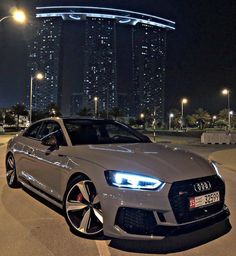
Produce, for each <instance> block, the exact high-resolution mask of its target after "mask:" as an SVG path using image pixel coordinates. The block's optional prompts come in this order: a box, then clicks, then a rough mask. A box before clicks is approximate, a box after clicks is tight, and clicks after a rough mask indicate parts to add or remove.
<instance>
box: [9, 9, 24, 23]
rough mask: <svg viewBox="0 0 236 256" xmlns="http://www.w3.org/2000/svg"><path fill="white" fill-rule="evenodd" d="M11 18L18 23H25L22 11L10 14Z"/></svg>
mask: <svg viewBox="0 0 236 256" xmlns="http://www.w3.org/2000/svg"><path fill="white" fill-rule="evenodd" d="M12 17H13V19H14V20H15V21H16V22H19V23H25V21H26V16H25V13H24V12H23V11H22V10H16V11H14V12H13V14H12Z"/></svg>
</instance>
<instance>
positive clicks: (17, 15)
mask: <svg viewBox="0 0 236 256" xmlns="http://www.w3.org/2000/svg"><path fill="white" fill-rule="evenodd" d="M10 14H11V15H8V16H5V17H3V18H0V22H2V21H4V20H6V19H9V18H13V19H14V20H15V21H16V22H18V23H25V21H26V15H25V13H24V12H23V11H22V10H19V9H17V8H15V7H14V8H12V9H11V10H10Z"/></svg>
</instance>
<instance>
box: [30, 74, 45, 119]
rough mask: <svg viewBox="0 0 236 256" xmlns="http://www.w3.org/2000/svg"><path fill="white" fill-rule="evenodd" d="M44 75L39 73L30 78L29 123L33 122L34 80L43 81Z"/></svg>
mask: <svg viewBox="0 0 236 256" xmlns="http://www.w3.org/2000/svg"><path fill="white" fill-rule="evenodd" d="M43 78H44V75H43V74H42V73H40V72H37V73H36V74H35V75H34V76H31V77H30V106H29V107H30V110H29V123H30V124H31V122H32V101H33V81H34V79H37V80H42V79H43Z"/></svg>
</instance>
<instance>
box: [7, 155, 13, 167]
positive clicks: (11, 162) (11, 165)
mask: <svg viewBox="0 0 236 256" xmlns="http://www.w3.org/2000/svg"><path fill="white" fill-rule="evenodd" d="M8 164H9V166H10V167H11V169H14V162H13V160H12V158H11V157H9V158H8Z"/></svg>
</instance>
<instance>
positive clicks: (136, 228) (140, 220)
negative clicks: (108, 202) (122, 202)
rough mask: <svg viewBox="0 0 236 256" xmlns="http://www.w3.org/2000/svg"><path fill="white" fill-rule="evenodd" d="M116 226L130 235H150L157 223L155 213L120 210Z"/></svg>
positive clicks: (123, 208) (132, 209)
mask: <svg viewBox="0 0 236 256" xmlns="http://www.w3.org/2000/svg"><path fill="white" fill-rule="evenodd" d="M115 224H116V225H117V226H119V227H120V228H122V229H123V230H124V231H126V232H127V233H129V234H138V235H150V234H152V231H153V229H154V228H155V227H156V225H157V223H156V220H155V217H154V214H153V211H149V210H141V209H134V208H127V207H121V208H119V210H118V212H117V215H116V221H115Z"/></svg>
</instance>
